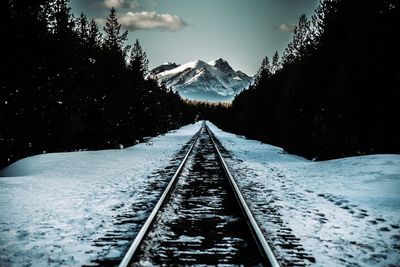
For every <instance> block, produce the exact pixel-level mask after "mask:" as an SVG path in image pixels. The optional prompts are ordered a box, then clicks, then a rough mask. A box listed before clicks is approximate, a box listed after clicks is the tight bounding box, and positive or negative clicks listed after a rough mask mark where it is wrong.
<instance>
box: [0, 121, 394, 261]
mask: <svg viewBox="0 0 400 267" xmlns="http://www.w3.org/2000/svg"><path fill="white" fill-rule="evenodd" d="M209 125H210V128H211V129H212V131H213V132H214V133H215V134H216V136H217V137H218V138H219V139H220V140H221V142H222V144H223V145H224V147H225V148H226V149H227V150H228V151H230V152H231V153H230V154H231V156H230V157H227V161H228V164H229V166H230V168H232V170H233V172H234V175H235V177H236V179H237V181H238V183H239V186H240V187H241V189H242V191H243V193H244V195H245V198H246V200H247V201H248V203H249V206H250V208H251V209H252V210H253V212H254V214H255V216H256V219H257V220H258V222H259V223H260V224H261V226H262V229H263V231H264V232H265V234H266V236H267V239H268V240H269V242H270V244H271V245H272V246H273V248H274V250H275V252H276V255H277V257H278V258H279V259H280V261H281V263H283V264H286V263H287V264H289V263H292V264H293V263H298V264H300V265H301V264H307V265H308V264H311V265H314V266H343V265H345V266H399V262H400V230H399V225H400V155H372V156H365V157H357V158H346V159H339V160H331V161H324V162H312V161H308V160H305V159H303V158H300V157H296V156H292V155H288V154H285V153H283V151H282V149H280V148H277V147H273V146H269V145H265V144H261V143H260V142H257V141H251V140H246V139H244V138H241V137H237V136H236V135H232V134H229V133H225V132H222V131H220V130H219V129H217V128H216V127H215V126H213V125H212V124H210V123H209ZM199 128H200V124H199V123H198V124H196V125H189V126H186V127H183V128H181V129H180V130H178V131H176V132H171V133H168V134H166V135H165V136H159V137H156V138H153V139H151V140H150V142H149V143H143V144H139V145H136V146H134V147H131V148H126V149H123V150H105V151H97V152H74V153H56V154H46V155H39V156H35V157H31V158H27V159H23V160H20V161H18V162H16V163H15V164H13V165H12V166H10V167H9V168H7V169H5V170H4V171H3V172H2V173H1V174H2V175H3V176H5V177H0V266H28V265H33V266H49V265H51V266H60V265H62V266H79V265H83V264H87V265H93V264H96V260H97V259H99V258H100V259H101V260H103V261H101V260H100V262H99V264H103V263H104V264H105V263H106V262H105V261H106V260H107V259H116V258H118V257H120V256H121V253H122V250H123V249H122V248H126V247H127V246H129V242H130V240H132V238H133V237H134V235H135V233H136V232H135V231H138V229H139V227H140V225H141V223H142V222H143V220H145V219H146V216H147V213H146V212H149V211H150V209H151V206H152V201H155V200H156V199H157V197H158V195H159V193H160V192H161V191H162V187H163V184H165V182H166V179H167V178H165V177H169V176H168V175H165V177H164V178H162V177H163V175H160V173H159V171H158V170H160V169H170V167H167V166H171V162H175V163H173V164H175V165H176V164H177V163H178V162H179V157H176V155H177V152H178V150H180V149H181V148H182V145H183V144H185V143H186V142H187V141H188V140H189V139H190V138H191V137H192V135H194V134H195V132H196V131H197V130H198V129H199ZM178 154H179V153H178ZM227 156H228V155H227ZM173 164H172V165H173ZM172 169H173V168H172ZM155 172H156V173H155ZM132 210H134V211H135V212H133V213H132ZM125 233H131V235H133V236H131V237H129V238H127V237H126V235H124V234H125ZM118 248H121V249H118ZM97 263H98V262H97Z"/></svg>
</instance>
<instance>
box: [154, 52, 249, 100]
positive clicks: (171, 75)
mask: <svg viewBox="0 0 400 267" xmlns="http://www.w3.org/2000/svg"><path fill="white" fill-rule="evenodd" d="M149 77H151V78H153V79H156V80H157V81H158V82H159V83H164V84H165V85H166V86H167V88H170V89H172V90H174V91H176V92H179V94H180V95H181V96H182V97H184V98H188V99H190V100H207V101H212V102H220V101H231V100H233V98H234V97H235V95H236V94H238V93H239V92H240V91H242V90H243V89H246V88H248V87H249V86H250V85H251V84H252V82H253V78H252V77H250V76H248V75H247V74H245V73H244V72H242V71H240V70H238V71H235V70H234V69H233V68H232V67H231V66H230V65H229V63H228V61H226V60H224V59H222V58H219V59H216V60H213V61H210V62H208V63H206V62H205V61H202V60H196V61H192V62H188V63H185V64H182V65H178V64H176V63H171V62H168V63H164V64H162V65H160V66H158V67H156V68H154V69H152V70H151V71H150V73H149Z"/></svg>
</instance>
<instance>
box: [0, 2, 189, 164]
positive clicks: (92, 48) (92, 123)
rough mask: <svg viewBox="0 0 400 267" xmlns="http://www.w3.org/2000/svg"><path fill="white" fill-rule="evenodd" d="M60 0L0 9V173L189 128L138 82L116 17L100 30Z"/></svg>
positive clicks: (183, 106) (167, 99)
mask: <svg viewBox="0 0 400 267" xmlns="http://www.w3.org/2000/svg"><path fill="white" fill-rule="evenodd" d="M68 4H69V3H68V0H32V1H19V0H4V1H1V3H0V10H1V11H0V12H1V16H0V20H1V21H0V35H1V36H3V37H4V38H2V43H3V49H2V51H1V53H2V60H1V62H0V64H1V79H0V85H1V88H0V151H1V153H0V168H1V167H4V166H6V165H8V164H10V163H12V162H13V161H15V160H17V159H19V158H22V157H25V156H30V155H34V154H38V153H43V152H56V151H74V150H80V149H104V148H119V147H123V146H129V145H132V144H134V143H135V142H137V140H140V139H141V138H142V137H144V136H150V135H157V134H160V133H162V132H166V131H168V130H170V129H173V128H177V127H179V126H181V125H184V124H187V123H189V122H193V120H194V117H195V115H194V112H193V110H192V108H191V107H190V106H189V105H188V104H187V103H186V102H184V101H183V100H182V99H181V98H180V96H179V95H178V94H176V93H174V92H172V91H171V90H168V89H166V88H165V87H164V86H159V85H158V83H157V82H156V81H154V80H152V79H145V74H146V72H147V67H148V66H147V65H148V61H147V58H146V53H145V52H144V51H143V50H142V47H141V46H140V44H139V41H136V42H135V43H134V44H133V45H127V32H126V31H125V32H124V31H122V29H121V25H120V24H119V23H118V20H117V17H116V12H115V10H114V9H111V11H110V14H109V17H108V18H107V20H106V24H105V26H104V29H103V30H104V31H103V32H101V31H100V30H99V27H98V25H97V24H96V23H95V21H93V20H88V19H87V17H86V16H85V15H84V14H82V15H81V16H80V17H78V18H76V17H74V16H73V15H72V14H71V10H70V8H69V6H68Z"/></svg>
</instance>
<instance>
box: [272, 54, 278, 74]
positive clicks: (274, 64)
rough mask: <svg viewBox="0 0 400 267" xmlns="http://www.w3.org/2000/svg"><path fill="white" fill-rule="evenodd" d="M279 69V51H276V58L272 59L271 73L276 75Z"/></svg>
mask: <svg viewBox="0 0 400 267" xmlns="http://www.w3.org/2000/svg"><path fill="white" fill-rule="evenodd" d="M278 69H279V54H278V51H276V52H275V54H274V56H273V57H272V66H271V72H272V73H275V72H276V71H277V70H278Z"/></svg>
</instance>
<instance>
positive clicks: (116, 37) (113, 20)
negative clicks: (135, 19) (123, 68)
mask: <svg viewBox="0 0 400 267" xmlns="http://www.w3.org/2000/svg"><path fill="white" fill-rule="evenodd" d="M104 32H105V34H106V35H105V37H104V41H103V47H104V48H105V49H107V50H109V51H114V52H116V53H119V54H122V53H123V52H124V44H125V41H126V40H127V36H128V31H125V32H122V33H121V24H120V23H119V22H118V19H117V14H116V11H115V9H114V8H111V11H110V14H109V16H108V18H107V21H106V25H105V26H104Z"/></svg>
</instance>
